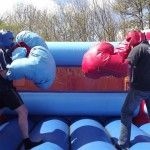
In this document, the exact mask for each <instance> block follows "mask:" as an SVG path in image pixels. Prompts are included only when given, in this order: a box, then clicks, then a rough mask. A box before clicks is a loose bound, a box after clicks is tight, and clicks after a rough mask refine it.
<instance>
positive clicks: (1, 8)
mask: <svg viewBox="0 0 150 150" xmlns="http://www.w3.org/2000/svg"><path fill="white" fill-rule="evenodd" d="M56 1H57V0H4V1H3V3H2V4H1V5H0V14H3V13H5V12H6V11H11V10H12V9H13V7H14V5H15V4H16V3H25V4H32V5H34V6H35V7H36V8H37V9H43V8H49V9H54V8H55V7H57V3H56Z"/></svg>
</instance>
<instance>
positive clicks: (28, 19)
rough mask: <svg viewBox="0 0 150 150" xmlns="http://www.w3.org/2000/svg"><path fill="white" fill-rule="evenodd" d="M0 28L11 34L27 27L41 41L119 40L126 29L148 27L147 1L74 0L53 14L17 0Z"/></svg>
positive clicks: (149, 8)
mask: <svg viewBox="0 0 150 150" xmlns="http://www.w3.org/2000/svg"><path fill="white" fill-rule="evenodd" d="M0 28H1V29H6V30H12V31H13V32H14V34H15V35H16V34H18V33H19V32H20V31H23V30H30V31H33V32H36V33H38V34H39V35H40V36H42V37H43V38H44V39H45V41H110V42H112V41H121V40H122V38H124V36H125V34H126V33H127V32H129V31H130V30H134V29H136V30H143V29H145V28H148V29H150V0H144V1H143V0H107V1H105V0H102V3H101V4H99V3H98V1H97V0H91V5H88V3H86V1H78V0H74V3H73V4H72V5H68V7H67V8H66V9H64V7H63V5H62V4H59V9H57V10H56V11H55V12H53V13H52V12H50V11H49V10H48V9H43V10H39V9H37V8H36V7H34V6H33V5H31V4H26V5H25V4H23V3H17V4H16V5H15V7H14V8H13V10H11V12H7V13H5V14H2V15H1V16H0ZM119 33H120V35H121V36H118V35H119Z"/></svg>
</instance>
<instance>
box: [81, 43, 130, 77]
mask: <svg viewBox="0 0 150 150" xmlns="http://www.w3.org/2000/svg"><path fill="white" fill-rule="evenodd" d="M82 71H83V73H84V74H85V75H86V76H87V77H89V78H94V79H97V78H100V77H103V76H115V77H119V78H120V77H125V76H127V75H128V60H125V61H123V59H122V57H121V56H119V55H115V54H114V47H113V45H111V44H110V43H107V42H100V43H98V44H96V45H94V46H93V47H91V48H90V49H89V50H88V51H87V52H86V53H85V54H84V57H83V60H82Z"/></svg>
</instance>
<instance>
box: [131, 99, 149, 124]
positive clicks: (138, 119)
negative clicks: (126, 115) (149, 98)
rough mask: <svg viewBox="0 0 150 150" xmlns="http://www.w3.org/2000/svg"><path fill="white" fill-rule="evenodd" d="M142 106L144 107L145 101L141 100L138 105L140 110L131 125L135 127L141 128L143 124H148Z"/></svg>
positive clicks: (146, 115)
mask: <svg viewBox="0 0 150 150" xmlns="http://www.w3.org/2000/svg"><path fill="white" fill-rule="evenodd" d="M144 106H145V100H143V101H142V103H141V104H140V110H139V113H138V115H137V116H136V117H134V118H133V123H134V124H135V125H138V126H141V125H143V124H145V123H150V120H149V118H148V114H147V113H146V112H145V110H144Z"/></svg>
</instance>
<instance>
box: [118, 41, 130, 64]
mask: <svg viewBox="0 0 150 150" xmlns="http://www.w3.org/2000/svg"><path fill="white" fill-rule="evenodd" d="M131 48H132V47H131V45H130V44H129V42H127V41H126V40H124V41H122V42H120V43H119V45H118V46H117V48H116V49H115V53H116V54H117V55H119V56H121V57H122V60H123V61H124V59H126V58H127V56H128V54H129V53H130V51H131Z"/></svg>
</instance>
